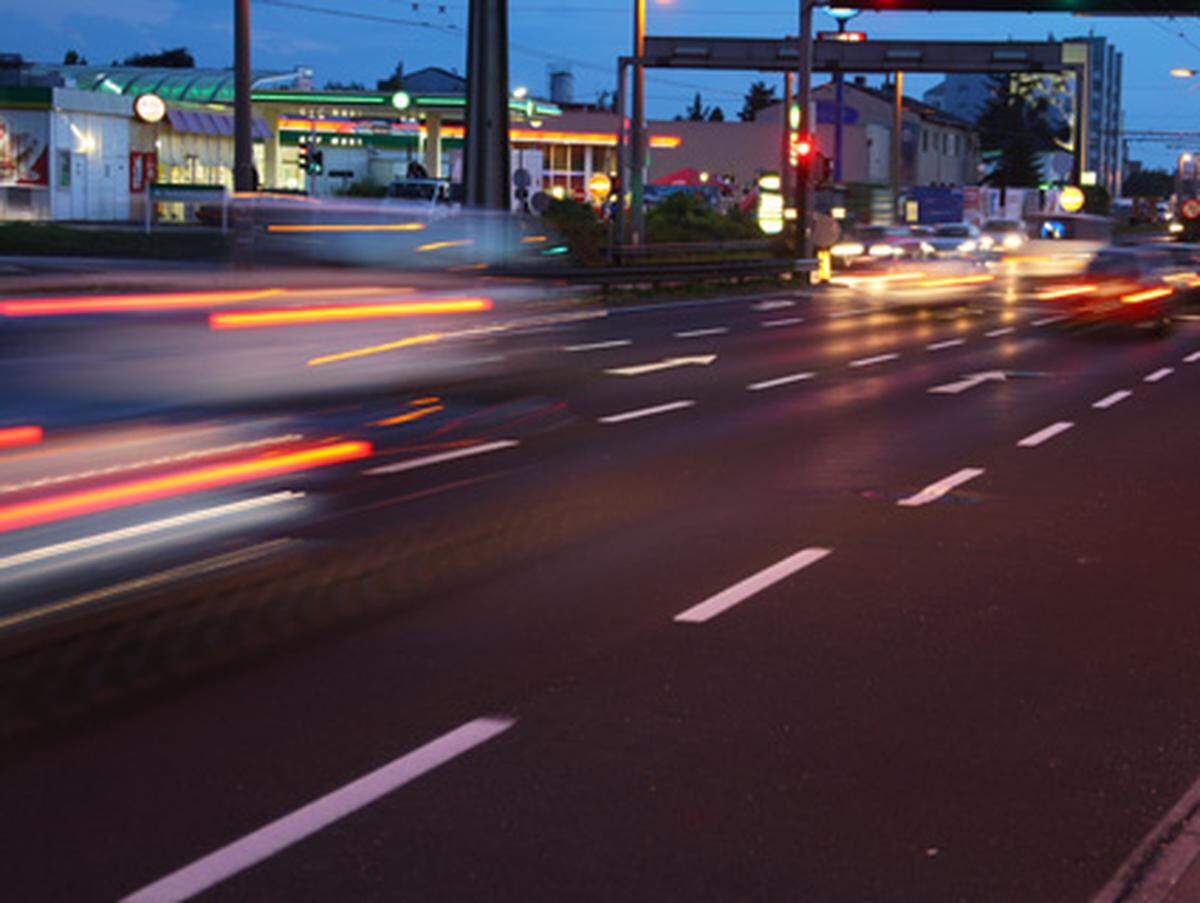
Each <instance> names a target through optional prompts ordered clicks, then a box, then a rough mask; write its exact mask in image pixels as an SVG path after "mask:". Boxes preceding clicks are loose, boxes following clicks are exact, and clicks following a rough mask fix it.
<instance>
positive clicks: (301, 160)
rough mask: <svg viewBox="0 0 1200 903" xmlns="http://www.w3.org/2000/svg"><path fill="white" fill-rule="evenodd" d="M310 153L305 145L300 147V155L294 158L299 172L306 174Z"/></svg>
mask: <svg viewBox="0 0 1200 903" xmlns="http://www.w3.org/2000/svg"><path fill="white" fill-rule="evenodd" d="M310 153H311V152H310V150H309V147H308V145H307V144H301V145H300V153H299V154H298V156H297V158H296V165H297V166H299V167H300V171H301V172H308V167H309V161H310V159H311V158H310V156H309V154H310Z"/></svg>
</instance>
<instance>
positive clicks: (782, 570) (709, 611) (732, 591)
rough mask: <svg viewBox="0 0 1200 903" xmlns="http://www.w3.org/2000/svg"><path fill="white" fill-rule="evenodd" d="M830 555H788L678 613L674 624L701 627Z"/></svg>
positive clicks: (805, 552)
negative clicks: (699, 625) (698, 625)
mask: <svg viewBox="0 0 1200 903" xmlns="http://www.w3.org/2000/svg"><path fill="white" fill-rule="evenodd" d="M832 552H833V549H820V548H811V549H803V550H801V551H799V552H797V553H796V554H794V555H789V556H788V557H787V558H785V559H783V560H782V561H779V562H776V563H775V564H773V565H771V566H770V567H769V568H765V569H764V570H761V571H759V572H758V573H757V574H754V575H753V576H750V577H747V578H746V579H745V580H742V581H740V582H739V583H735V584H734V585H733V586H731V587H729V588H728V589H726V590H722V591H721V592H719V593H717V594H716V595H715V596H709V597H708V598H707V599H705V600H704V601H703V602H701V603H699V604H698V605H693V606H692V607H691V608H689V609H687V610H686V611H681V612H680V613H679V614H677V615H676V616H675V621H676V622H677V623H680V624H703V623H704V622H705V621H711V620H712V619H713V618H715V617H716V616H717V615H719V614H721V613H723V612H726V611H728V610H729V609H731V608H733V607H734V606H735V605H737V604H739V603H741V602H745V601H746V600H747V599H749V598H750V597H751V596H753V595H755V594H757V593H760V592H762V591H763V590H765V589H767V588H768V587H770V586H774V585H775V584H776V583H778V582H779V581H781V580H785V579H787V578H788V577H790V576H791V575H792V574H795V573H796V572H797V571H802V570H804V568H806V567H809V566H810V565H813V564H816V563H817V562H818V561H820V560H821V559H822V558H825V557H826V556H828V555H830V554H832Z"/></svg>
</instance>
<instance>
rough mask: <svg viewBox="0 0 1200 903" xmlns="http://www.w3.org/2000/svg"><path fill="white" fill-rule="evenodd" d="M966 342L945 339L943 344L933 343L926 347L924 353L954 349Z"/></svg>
mask: <svg viewBox="0 0 1200 903" xmlns="http://www.w3.org/2000/svg"><path fill="white" fill-rule="evenodd" d="M966 341H967V340H966V339H947V340H946V341H944V342H933V343H932V344H929V345H926V346H925V350H926V351H942V350H943V349H945V348H956V347H958V346H959V345H964V344H966Z"/></svg>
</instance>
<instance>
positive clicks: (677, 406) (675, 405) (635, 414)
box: [597, 399, 696, 424]
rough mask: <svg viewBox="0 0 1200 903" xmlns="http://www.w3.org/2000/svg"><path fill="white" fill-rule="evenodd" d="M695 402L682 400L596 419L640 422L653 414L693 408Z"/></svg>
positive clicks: (606, 421) (614, 421)
mask: <svg viewBox="0 0 1200 903" xmlns="http://www.w3.org/2000/svg"><path fill="white" fill-rule="evenodd" d="M695 404H696V402H695V401H694V400H692V399H683V400H680V401H671V402H668V403H667V404H659V405H655V406H654V407H652V408H639V409H638V410H636V411H625V412H624V413H622V414H609V415H608V416H607V417H599V418H597V420H598V422H600V423H610V424H611V423H624V422H625V421H627V420H640V419H641V418H642V417H653V416H654V415H655V414H667V413H669V412H671V411H681V410H683V409H684V408H690V407H693V406H694V405H695Z"/></svg>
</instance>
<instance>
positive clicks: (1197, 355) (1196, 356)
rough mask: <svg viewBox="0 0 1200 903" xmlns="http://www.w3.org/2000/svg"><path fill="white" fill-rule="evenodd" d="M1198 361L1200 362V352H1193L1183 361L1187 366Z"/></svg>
mask: <svg viewBox="0 0 1200 903" xmlns="http://www.w3.org/2000/svg"><path fill="white" fill-rule="evenodd" d="M1196 361H1200V351H1193V352H1192V353H1191V354H1189V355H1188V356H1187V357H1185V358H1184V359H1183V362H1184V363H1185V364H1194V363H1196Z"/></svg>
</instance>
